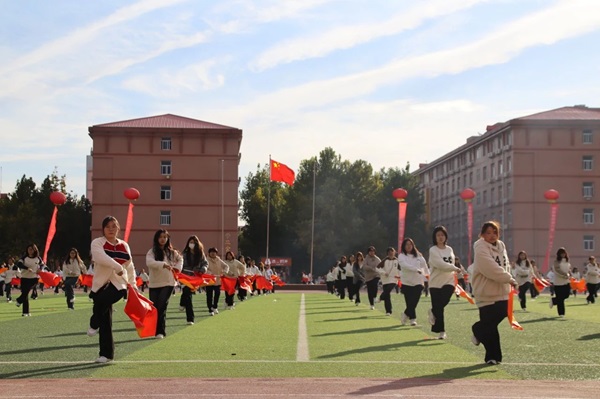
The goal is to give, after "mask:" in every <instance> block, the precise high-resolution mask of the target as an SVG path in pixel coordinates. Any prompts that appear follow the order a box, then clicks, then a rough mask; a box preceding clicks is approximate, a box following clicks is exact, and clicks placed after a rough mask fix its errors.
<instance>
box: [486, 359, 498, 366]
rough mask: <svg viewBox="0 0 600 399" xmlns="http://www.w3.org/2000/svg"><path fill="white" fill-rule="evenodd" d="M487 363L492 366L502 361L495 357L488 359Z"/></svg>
mask: <svg viewBox="0 0 600 399" xmlns="http://www.w3.org/2000/svg"><path fill="white" fill-rule="evenodd" d="M486 363H487V364H490V365H492V366H496V365H498V364H500V362H499V361H497V360H494V359H490V360H488V361H487V362H486Z"/></svg>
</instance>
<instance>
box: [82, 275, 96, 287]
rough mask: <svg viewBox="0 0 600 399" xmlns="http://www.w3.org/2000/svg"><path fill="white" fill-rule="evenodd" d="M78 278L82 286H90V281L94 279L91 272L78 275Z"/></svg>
mask: <svg viewBox="0 0 600 399" xmlns="http://www.w3.org/2000/svg"><path fill="white" fill-rule="evenodd" d="M79 279H80V281H81V285H82V286H85V287H91V286H92V282H93V281H94V275H93V274H82V275H81V276H79Z"/></svg>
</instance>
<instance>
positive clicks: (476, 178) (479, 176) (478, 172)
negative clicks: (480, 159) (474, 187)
mask: <svg viewBox="0 0 600 399" xmlns="http://www.w3.org/2000/svg"><path fill="white" fill-rule="evenodd" d="M479 180H481V169H477V170H476V171H475V181H479Z"/></svg>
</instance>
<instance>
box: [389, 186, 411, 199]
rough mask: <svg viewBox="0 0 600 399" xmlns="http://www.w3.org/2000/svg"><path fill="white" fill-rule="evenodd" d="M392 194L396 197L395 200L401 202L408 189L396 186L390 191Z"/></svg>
mask: <svg viewBox="0 0 600 399" xmlns="http://www.w3.org/2000/svg"><path fill="white" fill-rule="evenodd" d="M392 195H393V196H394V198H396V201H398V202H403V201H404V200H406V197H407V196H408V191H406V190H405V189H403V188H397V189H395V190H394V191H392Z"/></svg>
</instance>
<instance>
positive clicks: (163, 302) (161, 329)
mask: <svg viewBox="0 0 600 399" xmlns="http://www.w3.org/2000/svg"><path fill="white" fill-rule="evenodd" d="M146 266H147V267H148V270H149V271H150V275H149V280H148V287H149V289H150V300H151V301H152V302H153V303H154V307H156V311H157V320H156V336H155V337H156V339H163V338H164V337H165V336H166V335H167V331H166V327H167V307H168V306H169V299H171V296H172V295H173V290H174V289H175V282H176V280H175V276H174V274H173V271H177V272H181V270H182V268H183V258H182V257H181V255H180V254H179V252H177V251H176V250H175V249H174V248H173V245H172V244H171V236H170V235H169V232H168V231H167V230H165V229H160V230H157V231H156V232H155V233H154V238H153V239H152V248H150V250H149V251H148V253H147V254H146Z"/></svg>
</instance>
